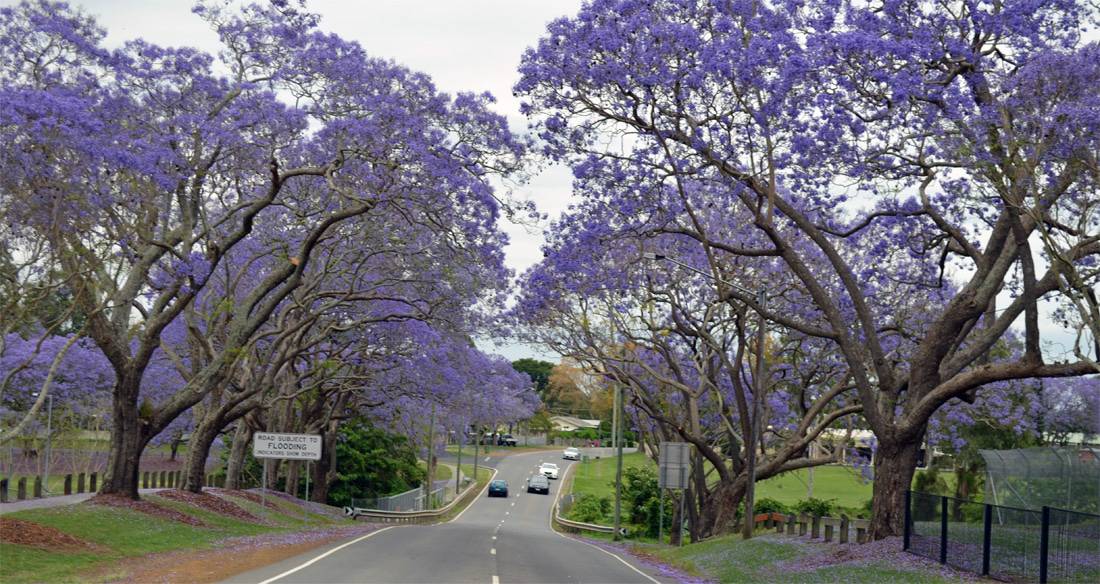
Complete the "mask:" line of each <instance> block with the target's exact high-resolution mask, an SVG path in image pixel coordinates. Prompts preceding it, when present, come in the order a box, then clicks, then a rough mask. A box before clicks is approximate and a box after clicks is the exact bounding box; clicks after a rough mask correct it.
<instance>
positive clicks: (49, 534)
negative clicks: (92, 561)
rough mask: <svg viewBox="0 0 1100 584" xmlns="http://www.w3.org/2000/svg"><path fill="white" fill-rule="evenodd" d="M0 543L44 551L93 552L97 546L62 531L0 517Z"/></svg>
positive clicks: (97, 548)
mask: <svg viewBox="0 0 1100 584" xmlns="http://www.w3.org/2000/svg"><path fill="white" fill-rule="evenodd" d="M0 541H2V542H4V543H16V544H19V545H25V546H30V547H35V548H38V549H43V550H46V551H70V552H72V551H76V552H94V551H97V550H99V549H100V548H99V546H97V545H95V544H94V543H92V542H89V541H84V540H83V539H80V538H76V537H73V536H71V535H69V534H67V533H65V532H63V531H59V530H57V529H54V528H53V527H46V526H45V525H39V524H37V523H32V522H30V521H23V520H22V519H5V518H2V517H0Z"/></svg>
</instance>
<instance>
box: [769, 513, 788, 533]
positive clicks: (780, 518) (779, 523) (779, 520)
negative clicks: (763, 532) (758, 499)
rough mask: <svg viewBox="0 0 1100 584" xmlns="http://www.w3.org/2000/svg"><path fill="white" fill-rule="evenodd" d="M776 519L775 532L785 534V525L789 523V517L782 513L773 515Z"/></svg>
mask: <svg viewBox="0 0 1100 584" xmlns="http://www.w3.org/2000/svg"><path fill="white" fill-rule="evenodd" d="M772 517H774V518H775V532H776V533H783V523H784V522H786V521H787V516H786V515H783V514H782V513H776V514H775V515H772Z"/></svg>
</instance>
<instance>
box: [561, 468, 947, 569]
mask: <svg viewBox="0 0 1100 584" xmlns="http://www.w3.org/2000/svg"><path fill="white" fill-rule="evenodd" d="M644 466H653V462H652V461H651V460H650V459H649V458H648V457H646V456H645V455H644V454H642V453H634V454H628V455H625V456H624V457H623V468H624V469H626V468H630V467H644ZM814 475H815V476H814V496H815V498H819V499H831V500H833V502H834V504H835V505H837V506H839V507H842V508H848V509H858V508H860V507H862V506H863V503H864V502H865V501H866V500H868V499H870V498H871V484H870V483H869V482H864V481H863V479H862V478H861V477H860V475H859V474H858V472H856V471H854V470H853V469H851V468H848V467H844V466H839V465H838V466H827V467H819V468H817V469H815V472H814ZM614 480H615V459H614V458H613V457H611V458H602V459H599V460H590V461H587V462H584V463H582V464H580V465H579V466H578V467H577V468H576V469H575V470H574V471H573V473H571V476H570V478H569V479H568V481H567V482H568V483H571V485H568V484H567V485H565V487H566V488H567V489H570V490H569V492H572V493H574V494H579V495H591V496H596V497H614V488H613V482H614ZM570 487H571V488H570ZM806 488H807V486H806V472H805V471H804V470H803V471H798V472H793V473H786V474H784V475H780V476H778V477H773V478H771V479H769V480H766V481H761V482H760V483H759V484H758V485H757V493H758V495H757V496H758V497H769V498H772V499H775V500H777V501H779V502H781V503H783V504H785V505H793V504H794V503H797V502H798V501H800V500H803V499H805V498H806ZM627 513H629V511H627V510H625V509H624V515H625V514H627ZM611 522H612V518H611V517H606V518H605V520H604V521H601V522H600V523H603V524H606V525H610V524H611ZM666 534H667V531H666ZM583 536H584V537H586V538H590V539H602V540H610V539H611V536H610V534H607V535H604V534H597V533H587V532H586V533H584V534H583ZM625 545H627V546H628V547H629V548H631V549H632V550H633V551H635V552H637V553H640V554H641V555H643V556H651V557H654V558H656V559H658V560H659V561H661V562H663V563H666V564H668V565H671V566H674V567H677V568H679V569H681V570H683V571H685V572H687V573H689V574H692V575H695V576H698V577H701V578H705V579H707V580H711V581H716V582H764V581H766V582H799V583H801V582H869V583H870V582H916V583H940V582H956V581H958V578H957V577H955V576H954V575H952V574H950V573H945V572H943V571H942V570H940V568H939V567H938V565H936V564H934V563H932V562H926V561H923V560H920V559H918V558H916V557H915V556H912V555H909V554H905V553H904V552H901V551H900V550H901V544H900V541H893V540H890V541H885V542H876V543H874V544H868V545H864V546H858V547H854V548H852V549H850V550H849V549H840V548H839V547H838V544H828V545H823V544H821V543H820V542H813V543H811V542H808V541H806V540H805V539H799V538H788V537H787V536H783V535H774V534H764V535H762V536H759V537H757V538H755V539H752V540H750V541H743V540H741V538H740V536H739V535H728V536H722V537H716V538H712V539H709V540H706V541H703V542H699V543H696V544H688V545H685V546H683V547H680V548H674V547H668V546H662V545H658V544H657V543H656V541H655V540H654V539H650V538H642V539H640V540H633V541H631V542H629V543H627V544H625ZM844 547H846V548H847V547H849V546H844ZM849 554H850V556H849Z"/></svg>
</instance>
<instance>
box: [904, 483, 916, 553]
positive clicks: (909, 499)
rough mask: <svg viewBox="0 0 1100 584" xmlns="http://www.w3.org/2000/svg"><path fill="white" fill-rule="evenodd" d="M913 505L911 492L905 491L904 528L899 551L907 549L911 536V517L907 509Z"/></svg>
mask: <svg viewBox="0 0 1100 584" xmlns="http://www.w3.org/2000/svg"><path fill="white" fill-rule="evenodd" d="M912 503H913V491H905V528H904V529H903V530H902V538H901V549H902V550H908V549H909V543H910V542H909V539H910V537H911V536H912V531H913V530H912V523H913V517H912V515H911V512H910V511H909V509H910V508H911V507H912Z"/></svg>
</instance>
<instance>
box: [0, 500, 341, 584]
mask: <svg viewBox="0 0 1100 584" xmlns="http://www.w3.org/2000/svg"><path fill="white" fill-rule="evenodd" d="M146 500H148V501H151V502H154V503H156V504H157V505H160V506H162V507H166V508H170V509H173V510H176V511H180V512H182V513H185V514H187V515H190V516H192V517H195V518H198V519H199V520H201V521H202V522H203V525H202V526H192V525H187V524H184V523H181V522H178V521H174V520H171V519H166V518H161V517H156V516H151V515H148V514H145V513H141V512H138V511H134V510H132V509H126V508H119V507H107V506H102V505H94V504H90V503H81V504H77V505H66V506H60V507H51V508H46V509H30V510H26V511H19V512H16V513H11V514H7V515H5V516H4V517H5V518H11V519H20V520H24V521H29V522H31V523H35V524H38V525H43V526H46V527H51V528H54V529H57V530H58V531H61V532H62V533H66V534H68V535H71V536H74V537H77V538H79V539H81V540H84V541H86V542H90V543H91V544H94V545H95V546H96V547H97V549H96V550H95V551H93V552H88V551H85V550H81V551H72V550H63V549H51V548H49V547H45V548H43V547H31V546H27V545H19V544H13V543H7V542H5V543H3V544H0V565H2V566H3V581H4V582H5V584H16V583H20V582H43V581H49V582H56V581H64V582H90V581H103V580H113V579H117V578H119V577H124V576H125V574H120V573H119V572H118V569H117V568H113V565H115V564H119V563H120V562H121V561H123V560H127V559H129V558H135V557H142V556H147V555H149V554H154V553H160V552H168V551H175V550H202V549H210V548H214V547H217V545H218V542H219V541H221V540H224V539H226V538H230V537H238V536H249V535H260V534H266V533H289V532H295V531H300V530H305V529H318V528H325V527H333V526H337V525H345V524H350V522H347V521H344V520H341V519H335V518H332V517H328V516H324V515H320V514H316V513H311V512H309V511H306V510H305V509H304V508H302V507H301V506H299V505H296V504H295V503H293V502H290V501H286V500H284V499H281V498H279V497H274V496H272V497H269V498H268V500H269V501H271V502H273V503H274V505H275V507H274V508H265V509H261V508H260V506H259V505H257V504H255V503H252V502H250V501H247V500H244V499H240V498H237V497H233V498H232V500H233V501H234V502H235V503H237V504H238V505H239V506H241V507H242V508H244V509H246V510H247V511H249V512H251V513H252V514H254V515H256V516H257V517H259V518H260V519H261V521H262V523H256V522H251V521H246V520H241V519H236V518H233V517H229V516H227V515H221V514H219V513H215V512H212V511H208V510H206V509H201V508H198V507H196V506H193V505H189V504H187V503H184V502H181V501H175V500H168V499H164V498H161V497H156V496H147V497H146Z"/></svg>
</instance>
